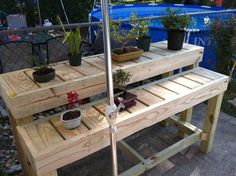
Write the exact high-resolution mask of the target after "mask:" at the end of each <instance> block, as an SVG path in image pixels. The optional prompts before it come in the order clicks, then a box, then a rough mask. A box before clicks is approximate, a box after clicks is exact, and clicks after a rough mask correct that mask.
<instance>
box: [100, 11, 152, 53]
mask: <svg viewBox="0 0 236 176" xmlns="http://www.w3.org/2000/svg"><path fill="white" fill-rule="evenodd" d="M130 25H131V29H129V30H127V29H124V28H123V27H122V21H121V18H119V19H118V20H117V21H113V20H112V19H110V30H111V33H110V35H111V38H112V39H113V40H115V41H117V42H118V43H120V44H121V53H124V52H125V47H126V45H127V44H128V43H129V42H130V41H131V40H133V39H136V38H140V37H142V36H144V35H147V34H148V32H149V28H148V25H149V21H148V20H144V19H143V18H138V17H137V15H136V14H135V13H132V14H131V15H130ZM99 27H100V28H101V25H100V26H99Z"/></svg>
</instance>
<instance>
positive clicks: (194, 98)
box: [18, 69, 228, 175]
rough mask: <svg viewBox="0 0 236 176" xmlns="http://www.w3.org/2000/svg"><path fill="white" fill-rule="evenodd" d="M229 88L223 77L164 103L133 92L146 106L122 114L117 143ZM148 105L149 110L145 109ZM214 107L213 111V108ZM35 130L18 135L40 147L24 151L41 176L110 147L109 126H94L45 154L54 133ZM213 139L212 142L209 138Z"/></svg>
mask: <svg viewBox="0 0 236 176" xmlns="http://www.w3.org/2000/svg"><path fill="white" fill-rule="evenodd" d="M194 70H195V69H194ZM185 74H188V73H181V74H179V75H175V76H173V77H172V78H175V77H179V76H184V75H185ZM172 78H169V79H172ZM169 79H166V80H165V81H163V80H160V81H159V82H161V83H164V82H170V81H169ZM157 84H158V81H157ZM227 84H228V77H226V76H224V75H221V78H218V79H215V80H210V82H208V83H205V84H201V85H200V86H199V87H196V88H193V89H189V92H188V93H186V92H180V93H179V94H178V95H177V96H174V97H169V98H168V99H165V100H163V99H161V100H162V101H158V99H156V97H157V96H155V94H152V93H149V92H147V91H145V90H144V88H141V89H137V90H134V92H136V93H137V94H138V102H139V103H140V102H142V103H143V102H145V103H144V104H142V103H141V104H142V105H140V104H139V105H138V106H139V108H137V109H136V110H133V111H131V110H130V111H129V112H127V111H124V112H122V113H120V115H119V116H118V118H117V121H116V123H117V124H116V125H117V137H118V140H121V139H123V138H125V137H127V136H130V135H131V134H134V133H135V132H137V131H140V130H142V129H144V128H147V127H149V126H151V125H153V124H155V123H158V122H160V121H162V120H164V119H166V118H168V117H170V116H171V115H174V114H176V113H179V112H182V111H184V110H186V109H189V108H191V107H193V106H194V105H196V104H199V103H200V102H203V101H205V100H207V99H209V98H212V97H215V96H216V95H219V94H221V93H222V92H224V91H225V90H226V88H227ZM158 85H159V84H158ZM146 86H147V87H146V88H145V89H148V87H150V86H153V84H150V85H146ZM212 102H213V100H212ZM219 102H220V101H217V104H219ZM145 104H147V105H150V106H146V107H145ZM93 107H94V108H95V109H96V110H97V111H98V112H99V113H101V114H102V115H104V113H105V108H106V103H99V104H97V105H94V106H93ZM211 107H214V106H213V104H211ZM213 109H214V108H213ZM213 111H214V110H213ZM214 112H215V111H214ZM92 114H93V113H92ZM216 115H217V114H216ZM92 116H93V115H92ZM48 124H49V123H48V122H47V123H45V125H46V127H47V128H49V125H48ZM33 126H34V127H31V126H26V127H25V130H26V131H28V129H32V132H31V137H29V136H27V135H23V134H22V133H23V132H22V129H21V128H20V129H19V130H18V131H19V133H20V141H21V143H23V145H24V146H26V147H28V148H31V147H32V145H38V146H34V147H33V148H36V149H37V150H39V149H40V150H41V152H33V151H34V150H35V149H32V148H31V149H25V151H28V152H31V153H30V155H29V156H31V157H32V158H31V159H30V161H31V162H32V164H33V166H34V167H33V168H35V171H36V172H37V174H38V175H43V174H45V173H46V171H47V172H49V171H53V170H55V169H57V168H60V167H62V166H64V165H67V164H69V163H71V162H74V161H76V160H78V159H80V158H83V157H85V156H87V155H89V154H91V153H94V152H96V151H98V150H100V149H102V148H104V147H106V146H108V145H109V144H110V138H109V128H108V125H104V126H103V125H101V126H99V125H98V126H95V125H94V126H93V127H94V128H93V129H91V130H89V131H88V132H85V133H82V134H79V135H77V136H74V137H72V138H70V139H66V140H62V141H61V142H59V143H58V144H56V142H55V143H54V144H53V145H52V146H51V147H48V148H47V149H45V150H42V146H41V145H42V144H44V143H47V142H48V137H47V136H49V135H48V133H49V134H50V132H51V130H49V132H46V134H41V133H40V130H39V129H40V128H39V126H38V125H33ZM42 126H44V125H42ZM51 127H52V126H51ZM47 128H46V129H47ZM212 129H214V128H211V130H209V131H211V132H210V133H212V131H214V130H212ZM56 133H58V131H57V130H56V132H55V134H54V133H53V135H50V136H51V138H54V136H55V138H56V139H55V141H58V136H60V135H59V134H57V135H58V136H57V135H56ZM206 133H207V132H206ZM39 134H41V135H39ZM32 135H33V136H32ZM34 136H35V137H34ZM209 136H211V135H209ZM32 138H34V140H32ZM41 138H43V139H41ZM39 139H40V140H39ZM210 139H212V138H211V137H210ZM43 141H46V142H43ZM53 141H54V140H53ZM29 142H31V143H29Z"/></svg>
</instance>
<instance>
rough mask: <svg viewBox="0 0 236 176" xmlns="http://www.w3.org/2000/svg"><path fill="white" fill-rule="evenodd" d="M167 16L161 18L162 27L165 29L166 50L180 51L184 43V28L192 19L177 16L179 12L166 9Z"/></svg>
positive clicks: (187, 16) (185, 15) (185, 16)
mask: <svg viewBox="0 0 236 176" xmlns="http://www.w3.org/2000/svg"><path fill="white" fill-rule="evenodd" d="M166 11H167V15H166V16H163V17H162V18H161V22H162V24H163V26H164V27H165V28H166V29H167V38H168V49H170V50H181V49H182V47H183V43H184V37H185V33H186V28H187V27H188V26H189V25H190V23H191V21H192V18H191V17H190V16H189V15H187V14H184V15H178V13H179V12H180V10H171V9H170V8H169V7H168V8H167V9H166Z"/></svg>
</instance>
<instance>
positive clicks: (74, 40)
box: [58, 17, 81, 56]
mask: <svg viewBox="0 0 236 176" xmlns="http://www.w3.org/2000/svg"><path fill="white" fill-rule="evenodd" d="M58 20H59V22H60V25H61V27H62V30H63V31H64V40H63V43H65V42H67V43H68V45H69V50H70V54H71V55H72V56H78V55H79V54H80V46H81V35H80V28H79V27H78V28H76V29H75V30H74V31H70V32H67V31H66V30H65V26H64V25H63V23H62V21H61V19H60V18H59V17H58Z"/></svg>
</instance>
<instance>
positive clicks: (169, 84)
mask: <svg viewBox="0 0 236 176" xmlns="http://www.w3.org/2000/svg"><path fill="white" fill-rule="evenodd" d="M157 85H158V86H161V87H163V88H165V89H168V90H170V91H172V92H175V93H178V94H181V93H184V92H189V91H190V90H191V89H189V88H188V87H185V86H183V85H180V84H178V83H175V82H173V81H171V79H170V81H166V82H161V83H158V84H157Z"/></svg>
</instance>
